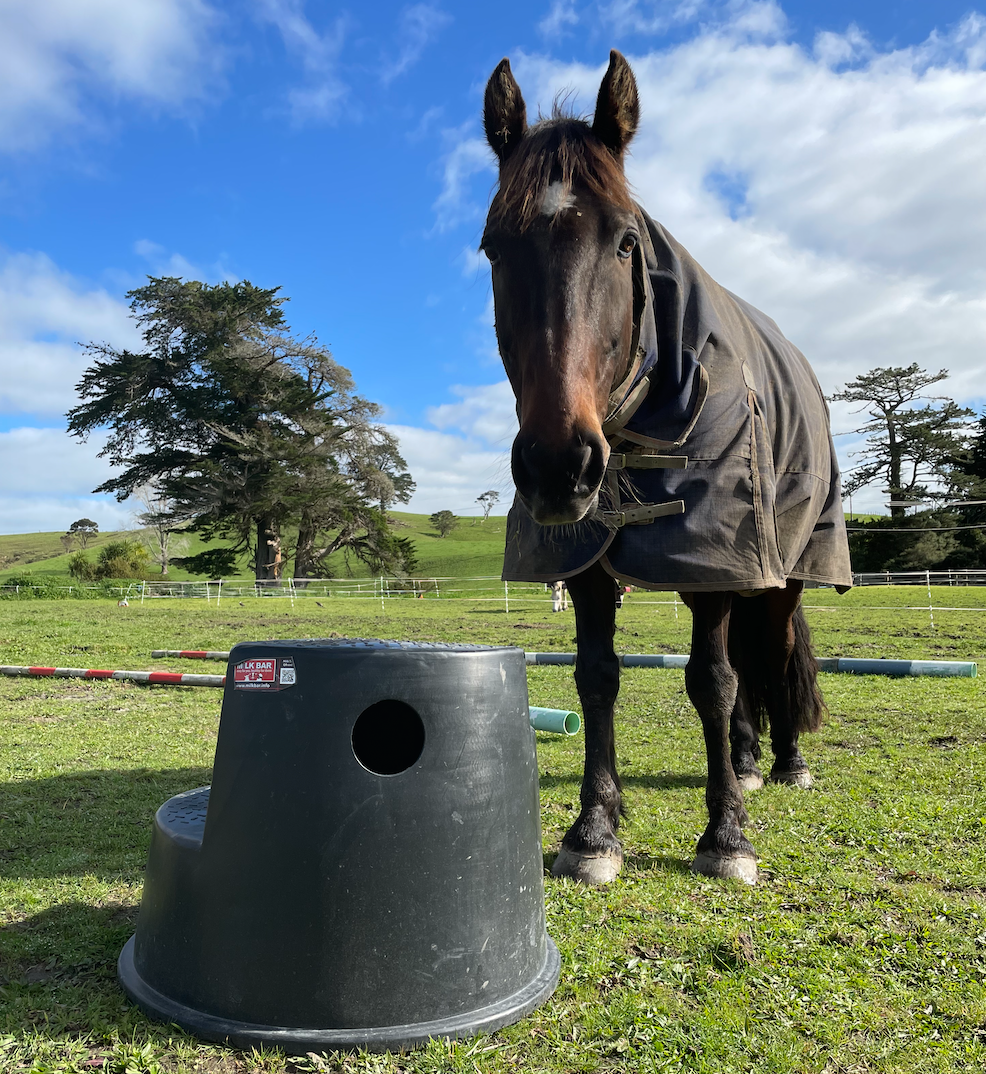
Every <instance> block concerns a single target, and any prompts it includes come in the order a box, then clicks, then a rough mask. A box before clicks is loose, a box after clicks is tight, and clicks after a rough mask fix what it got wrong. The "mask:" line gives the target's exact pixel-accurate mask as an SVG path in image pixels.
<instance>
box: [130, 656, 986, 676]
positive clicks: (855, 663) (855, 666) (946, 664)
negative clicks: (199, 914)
mask: <svg viewBox="0 0 986 1074" xmlns="http://www.w3.org/2000/svg"><path fill="white" fill-rule="evenodd" d="M151 656H153V657H158V658H160V657H172V658H180V659H187V660H228V659H229V653H228V652H221V651H219V650H206V649H154V650H152V652H151ZM524 657H525V659H526V661H527V663H528V664H552V665H573V664H574V663H575V653H525V654H524ZM817 660H818V670H819V671H827V672H831V673H842V674H846V675H889V676H892V677H897V678H900V677H903V676H913V675H931V676H935V677H937V678H961V679H974V678H976V674H977V668H978V665H977V664H976V662H975V660H865V659H857V658H855V657H848V656H821V657H818V658H817ZM687 663H688V657H687V656H686V655H682V654H678V653H656V654H655V653H627V654H626V655H624V656H621V657H620V664H621V665H622V666H623V667H625V668H678V669H681V668H684V667H685V665H686V664H687Z"/></svg>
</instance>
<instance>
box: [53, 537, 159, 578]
mask: <svg viewBox="0 0 986 1074" xmlns="http://www.w3.org/2000/svg"><path fill="white" fill-rule="evenodd" d="M72 558H73V559H74V558H75V557H74V556H73V557H72ZM149 566H150V556H149V555H148V554H147V549H146V548H145V547H144V546H143V545H142V544H141V543H140V542H139V541H110V543H109V544H104V545H103V547H102V548H100V550H99V562H98V563H97V564H96V577H97V578H140V577H142V576H143V575H144V574H145V573H146V572H147V569H148V567H149Z"/></svg>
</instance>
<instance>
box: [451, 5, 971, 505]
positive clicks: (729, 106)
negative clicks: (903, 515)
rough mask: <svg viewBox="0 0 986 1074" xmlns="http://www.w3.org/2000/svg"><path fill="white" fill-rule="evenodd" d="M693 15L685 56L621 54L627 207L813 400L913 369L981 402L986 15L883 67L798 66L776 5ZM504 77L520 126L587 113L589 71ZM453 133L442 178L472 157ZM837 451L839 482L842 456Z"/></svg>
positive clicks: (540, 61) (835, 56)
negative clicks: (544, 110) (516, 102)
mask: <svg viewBox="0 0 986 1074" xmlns="http://www.w3.org/2000/svg"><path fill="white" fill-rule="evenodd" d="M605 12H607V13H608V17H609V18H610V19H611V20H616V21H617V22H620V20H622V22H620V25H623V26H626V27H629V26H631V24H633V25H638V23H639V25H638V29H641V30H646V29H647V25H650V24H649V23H647V25H645V23H646V20H651V21H652V22H653V20H658V21H659V20H661V19H666V18H670V17H672V16H674V17H675V18H677V17H678V16H681V17H682V18H684V17H685V15H686V14H687V12H685V10H684V7H683V6H682V5H673V4H666V5H660V4H658V5H653V4H650V5H643V4H639V3H631V2H619V3H613V4H610V5H608V7H607V8H606V9H605ZM724 12H726V13H727V14H725V15H724V14H723V13H724ZM717 13H718V14H717ZM704 14H707V15H708V16H709V20H708V21H707V23H706V24H705V25H704V26H703V28H702V29H701V30H699V31H698V32H697V33H696V34H695V35H694V36H693V37H692V38H691V39H690V40H688V41H686V42H684V43H682V44H680V45H676V46H674V47H671V48H668V49H664V50H655V51H651V52H647V53H643V54H640V55H637V56H632V57H631V62H632V64H633V67H634V70H635V72H636V75H637V79H638V84H639V87H640V93H641V106H642V115H643V119H642V125H641V129H640V132H639V134H638V137H637V139H636V140H635V142H634V144H633V147H632V153H631V156H630V158H629V160H628V175H629V178H630V180H631V183H632V184H633V186H634V189H635V191H636V194H637V197H638V199H639V201H640V202H641V204H642V205H644V207H645V208H646V209H647V210H648V211H649V212H650V213H651V214H652V215H653V216H654V217H655V218H656V219H658V220H660V221H661V222H662V223H663V224H664V225H665V226H667V227H668V229H669V231H671V233H672V234H674V236H675V237H676V238H677V239H678V240H679V241H681V242H682V243H684V245H685V246H686V247H687V248H688V249H689V250H690V251H691V253H692V254H693V255H694V256H695V257H696V258H697V259H698V260H699V261H700V262H701V263H702V264H703V266H704V267H705V268H706V269H707V270H708V271H709V272H710V273H711V274H712V275H713V276H714V277H715V278H716V279H718V280H719V281H720V282H721V283H722V284H724V285H725V286H727V287H729V288H730V289H731V290H733V291H735V292H736V293H738V294H740V295H742V296H743V297H744V298H746V299H748V300H749V301H751V302H753V303H754V304H755V305H757V306H759V307H760V308H761V309H763V310H765V311H766V312H767V313H769V314H770V316H772V317H773V318H774V319H775V320H776V321H777V322H778V323H779V324H780V326H781V328H782V330H783V331H784V332H785V333H786V334H787V335H788V336H789V338H791V339H792V340H793V341H794V342H795V343H796V344H797V345H798V346H799V347H800V348H801V349H802V350H803V351H804V352H805V353H806V354H807V355H808V357H809V359H810V361H811V362H812V364H813V366H814V368H815V370H816V372H817V374H818V376H819V380H820V381H821V383H822V386H823V388H824V389H825V390H826V391H827V392H832V391H834V390H836V389H837V388H838V387H839V386H840V385H841V384H843V383H844V382H846V381H847V380H850V379H852V378H853V377H855V376H856V375H857V374H858V373H860V372H864V371H866V370H868V369H871V368H874V367H877V366H887V365H906V364H908V363H910V362H917V363H919V364H920V365H922V366H924V367H926V368H929V369H938V368H940V367H943V366H944V367H946V368H948V369H950V370H951V373H952V376H951V378H950V379H949V380H948V381H947V382H945V383H944V384H943V385H942V390H943V392H944V393H945V394H950V395H952V396H953V397H954V398H956V399H957V400H958V401H960V402H963V403H969V402H973V403H975V402H981V401H982V399H983V397H984V395H986V391H984V388H983V381H982V370H983V368H984V367H986V262H984V260H983V253H982V252H983V250H984V249H986V184H984V183H983V181H982V177H983V175H986V138H984V137H983V131H984V116H986V72H984V71H983V64H984V62H986V18H984V17H983V16H981V15H978V14H975V13H973V14H971V15H968V16H967V17H966V18H965V19H964V20H962V22H961V23H959V24H958V25H957V26H955V27H953V28H951V29H950V30H948V31H943V32H936V33H934V34H932V35H931V36H930V37H929V39H928V40H927V41H926V42H924V43H923V44H921V45H919V46H915V47H912V48H906V49H898V50H893V51H883V52H881V51H879V50H878V49H876V48H875V47H874V46H873V45H872V44H871V43H870V42H869V41H867V40H866V38H865V37H864V36H863V35H862V34H861V33H860V31H859V30H858V29H857V28H856V27H850V28H849V29H848V30H847V31H846V32H845V33H844V34H832V33H827V34H824V35H820V36H819V38H818V39H817V40H816V42H815V46H814V50H813V51H809V50H806V49H804V48H802V47H800V46H798V45H796V44H793V43H791V42H790V41H789V40H788V39H787V38H786V36H785V33H786V31H785V23H784V17H783V12H781V10H780V8H779V7H778V6H777V5H776V4H773V3H741V4H734V5H732V6H730V7H728V8H727V7H725V6H723V5H720V6H718V7H717V8H712V7H710V8H709V9H708V11H707V12H705V13H704ZM713 16H715V17H718V18H719V21H718V22H716V21H715V20H714V17H713ZM634 20H636V22H634ZM641 20H643V21H641ZM654 25H656V23H654ZM514 68H515V71H516V72H517V75H518V80H519V81H520V83H521V86H522V87H523V89H524V91H525V97H526V99H527V103H528V111H529V113H533V112H534V111H535V108H536V105H537V104H538V103H540V105H541V106H542V107H545V106H547V105H548V104H549V103H550V101H551V100H552V99H553V98H554V97H555V95H556V94H557V93H558V92H559V91H562V90H574V91H575V93H576V94H577V96H578V98H579V101H580V105H581V107H583V108H584V107H591V104H592V101H593V100H594V98H595V93H596V91H597V88H598V85H599V80H600V77H601V74H602V72H603V70H604V68H605V63H601V64H600V65H599V66H597V67H593V68H589V67H585V66H583V65H580V64H562V63H557V62H554V61H552V60H549V59H546V58H543V57H538V56H531V55H520V56H518V57H516V62H515V64H514ZM577 107H578V106H577ZM471 129H474V128H471ZM469 130H470V129H469V128H467V129H464V130H463V133H462V137H461V138H460V141H459V143H458V145H457V146H456V147H454V148H453V149H452V151H451V152H450V154H449V156H448V158H447V160H448V162H450V163H452V162H455V161H457V160H458V159H459V158H457V153H458V154H460V155H461V158H462V159H464V160H466V161H470V160H473V159H474V156H473V154H474V153H475V149H474V145H475V139H472V138H470V137H469V136H468V135H469ZM468 177H469V172H468V170H467V169H464V168H462V167H461V165H459V166H458V167H452V168H451V173H450V178H449V175H448V174H447V183H446V194H447V196H448V198H449V201H450V203H451V204H452V205H453V206H454V208H455V216H456V217H457V219H459V220H466V219H469V218H470V216H471V215H478V214H479V212H480V211H481V210H480V208H479V205H478V198H477V195H478V191H474V192H472V193H471V199H470V191H469V184H468V182H467V180H468ZM453 406H454V404H453ZM837 416H838V414H837ZM847 420H848V418H847ZM843 427H846V426H845V425H844V426H843ZM839 446H840V454H841V457H842V460H843V463H844V465H845V466H847V467H848V465H849V460H848V451H847V449H848V447H849V446H850V445H849V444H848V443H842V442H840V445H839ZM861 495H862V494H861ZM873 495H874V497H875V498H876V499H877V500H878V501H879V502H881V503H882V500H883V499H885V497H883V496H882V494H880V493H874V494H873ZM855 499H856V501H857V502H856V503H854V507H856V508H857V509H858V508H859V499H860V498H859V497H856V498H855Z"/></svg>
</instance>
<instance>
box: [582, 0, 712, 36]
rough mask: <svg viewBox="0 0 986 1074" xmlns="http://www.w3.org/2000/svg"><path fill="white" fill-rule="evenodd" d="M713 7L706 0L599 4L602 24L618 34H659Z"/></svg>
mask: <svg viewBox="0 0 986 1074" xmlns="http://www.w3.org/2000/svg"><path fill="white" fill-rule="evenodd" d="M710 7H713V5H712V4H711V3H709V2H708V0H643V2H641V0H609V2H608V3H602V4H600V5H599V17H600V20H601V21H602V23H603V25H604V26H606V27H607V29H608V30H610V31H611V32H612V33H614V34H616V35H617V36H619V37H623V36H628V35H631V34H662V33H664V32H665V31H667V30H668V29H670V28H671V27H672V26H675V25H679V24H681V23H687V22H691V21H692V20H693V19H694V18H696V17H697V16H698V15H699V14H700V13H703V12H705V11H706V10H707V9H708V8H710Z"/></svg>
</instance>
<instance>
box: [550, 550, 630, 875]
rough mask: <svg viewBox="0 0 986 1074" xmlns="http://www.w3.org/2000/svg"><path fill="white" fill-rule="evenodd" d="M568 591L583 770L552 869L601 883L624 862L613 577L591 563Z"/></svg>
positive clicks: (575, 579) (575, 578)
mask: <svg viewBox="0 0 986 1074" xmlns="http://www.w3.org/2000/svg"><path fill="white" fill-rule="evenodd" d="M568 589H569V592H570V593H571V594H572V602H573V603H574V605H575V625H576V633H577V636H578V655H577V656H576V658H575V684H576V686H577V687H578V691H579V697H580V698H581V701H582V713H583V715H584V717H585V774H584V776H583V779H582V793H581V796H580V797H581V801H582V811H581V812H580V813H579V817H578V820H576V822H575V823H574V824H573V825H572V827H571V828H569V830H568V832H567V833H566V835H565V838H564V839H563V840H562V845H561V850H560V852H559V854H558V858H557V859H556V861H555V864H554V866H553V867H552V870H551V872H552V874H553V875H554V876H568V877H571V878H572V879H573V880H578V881H580V882H581V883H583V884H605V883H608V882H609V881H610V880H612V879H614V877H615V876H616V874H617V873H618V872H619V871H620V867H621V866H622V865H623V848H622V847H621V846H620V841H619V840H618V839H617V838H616V829H617V828H618V827H619V824H620V809H621V799H620V779H619V776H618V775H617V773H616V739H615V735H614V731H613V705H614V703H615V702H616V695H617V694H618V693H619V689H620V662H619V660H618V658H617V656H616V653H615V651H614V649H613V634H614V632H615V629H616V605H615V603H614V601H613V579H612V578H611V577H610V576H609V575H608V574H607V573H606V572H605V571H604V570H603V569H602V567H600V566H599V564H595V565H593V566H592V567H590V568H589V569H588V570H587V571H584V572H583V573H582V574H579V575H576V576H575V577H574V578H570V579H569V580H568Z"/></svg>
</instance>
